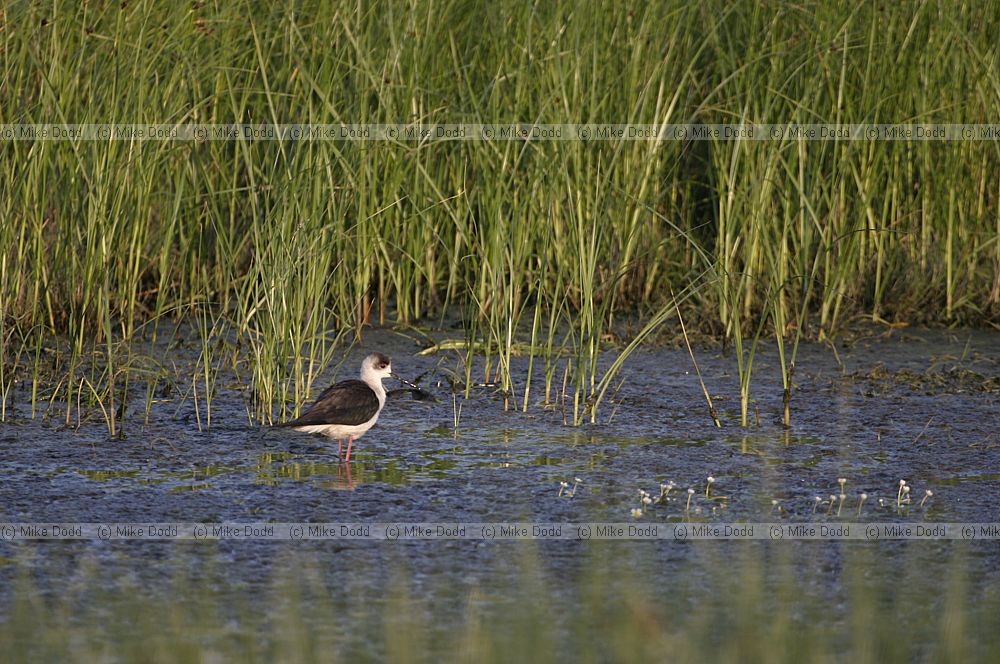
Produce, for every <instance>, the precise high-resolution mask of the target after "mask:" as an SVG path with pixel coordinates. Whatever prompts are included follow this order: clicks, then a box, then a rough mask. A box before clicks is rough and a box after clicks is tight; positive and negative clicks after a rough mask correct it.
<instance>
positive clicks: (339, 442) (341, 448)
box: [337, 438, 344, 461]
mask: <svg viewBox="0 0 1000 664" xmlns="http://www.w3.org/2000/svg"><path fill="white" fill-rule="evenodd" d="M343 458H344V441H342V440H340V439H339V438H338V439H337V460H338V461H339V460H340V459H343Z"/></svg>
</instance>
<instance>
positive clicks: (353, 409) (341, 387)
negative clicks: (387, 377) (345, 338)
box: [279, 380, 379, 427]
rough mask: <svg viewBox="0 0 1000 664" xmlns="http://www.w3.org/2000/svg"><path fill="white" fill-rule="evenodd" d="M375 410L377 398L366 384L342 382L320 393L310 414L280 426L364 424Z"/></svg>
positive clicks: (377, 406) (310, 408)
mask: <svg viewBox="0 0 1000 664" xmlns="http://www.w3.org/2000/svg"><path fill="white" fill-rule="evenodd" d="M378 408H379V404H378V397H377V396H375V391H374V390H373V389H372V388H370V387H368V384H367V383H365V382H364V381H361V380H345V381H341V382H339V383H337V384H335V385H331V386H330V387H328V388H326V389H325V390H323V393H322V394H320V395H319V398H318V399H316V403H314V404H313V405H312V406H310V407H309V410H307V411H306V412H304V413H302V414H301V415H300V416H299V417H297V418H295V419H294V420H292V421H290V422H284V423H282V424H280V425H279V426H285V427H301V426H309V425H312V424H347V425H355V424H364V423H365V422H367V421H368V420H370V419H371V418H373V417H374V416H375V413H377V412H378Z"/></svg>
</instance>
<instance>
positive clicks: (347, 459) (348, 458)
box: [344, 436, 354, 463]
mask: <svg viewBox="0 0 1000 664" xmlns="http://www.w3.org/2000/svg"><path fill="white" fill-rule="evenodd" d="M352 444H354V436H348V437H347V458H345V459H344V463H350V462H351V445H352Z"/></svg>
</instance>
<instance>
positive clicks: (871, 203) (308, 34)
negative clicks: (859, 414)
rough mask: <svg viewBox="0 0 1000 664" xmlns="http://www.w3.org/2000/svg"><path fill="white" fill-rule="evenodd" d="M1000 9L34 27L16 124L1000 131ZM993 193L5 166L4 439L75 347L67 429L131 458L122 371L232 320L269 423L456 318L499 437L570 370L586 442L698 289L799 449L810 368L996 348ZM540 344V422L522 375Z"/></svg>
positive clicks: (169, 163) (369, 151)
mask: <svg viewBox="0 0 1000 664" xmlns="http://www.w3.org/2000/svg"><path fill="white" fill-rule="evenodd" d="M997 8H998V7H997V5H996V3H995V2H988V1H987V2H982V3H973V4H972V5H968V4H966V5H961V4H960V5H956V4H953V3H946V2H940V3H922V4H916V5H909V4H906V5H892V6H887V7H876V6H869V5H862V6H856V5H852V4H842V5H839V6H837V5H836V4H835V5H829V4H826V3H807V4H806V5H801V4H795V3H784V2H778V3H769V4H767V5H766V6H758V5H754V4H749V3H748V4H737V5H730V4H729V3H723V2H710V3H707V4H706V3H698V4H691V3H682V2H666V3H647V4H645V5H641V6H632V7H629V6H621V5H619V4H615V3H609V2H603V1H600V0H595V1H594V2H587V3H583V4H574V3H568V4H567V3H560V4H540V5H536V6H534V7H532V9H531V11H526V9H525V7H524V6H523V5H522V4H520V3H499V4H497V3H492V4H490V5H489V6H485V5H481V4H478V3H472V2H466V1H465V0H445V1H444V2H440V3H428V4H422V5H416V6H413V7H409V8H407V9H405V10H404V9H402V8H396V7H394V6H393V5H392V4H391V3H386V4H385V5H375V6H371V7H362V6H359V5H357V4H356V3H341V2H335V1H333V0H329V1H328V0H310V1H307V2H305V3H299V4H297V5H295V6H288V7H286V6H274V5H268V4H260V5H257V4H255V3H251V5H249V6H239V7H236V6H230V5H226V4H211V3H195V4H194V5H192V6H191V7H190V8H187V9H185V10H184V11H180V12H165V11H163V10H162V8H160V7H158V6H157V5H155V3H152V2H150V1H149V0H138V1H136V2H129V3H109V4H99V5H94V4H93V3H84V4H80V3H70V2H54V3H41V4H39V3H30V2H17V3H11V4H10V6H7V7H5V8H4V10H3V13H2V15H0V27H2V29H0V91H2V93H0V122H4V123H35V122H37V123H45V122H68V123H89V122H93V123H98V122H101V123H106V122H127V123H140V124H141V123H155V124H164V123H171V122H178V123H188V122H200V123H229V122H246V123H257V122H268V123H282V122H301V123H306V122H311V123H340V122H352V123H365V122H393V123H395V122H411V121H412V122H422V123H435V122H440V123H447V122H478V121H482V122H494V121H496V122H513V121H521V122H542V123H545V122H552V123H561V122H614V123H618V124H627V123H665V122H675V123H682V122H702V123H715V122H730V123H732V122H741V121H742V122H754V123H771V124H784V123H820V122H829V123H889V122H911V123H920V122H927V123H931V122H990V121H993V120H995V119H996V118H997V117H998V115H1000V114H998V109H1000V101H998V93H997V91H998V90H1000V72H998V57H1000V52H998V46H997V44H996V40H995V38H994V37H995V35H996V34H997V31H998V25H997V20H998V18H997V17H998V16H1000V12H998V11H996V10H997ZM484 31H485V32H487V33H489V34H491V35H492V36H493V37H492V38H490V39H483V38H482V37H483V34H484ZM223 63H224V64H223ZM998 170H1000V153H998V151H997V149H996V146H995V144H994V143H990V142H986V141H984V142H973V141H967V142H905V141H900V142H877V143H875V142H872V143H869V142H861V141H805V140H802V139H792V138H789V139H786V140H780V141H779V140H775V141H760V142H738V141H728V142H726V141H703V142H690V143H683V142H680V141H625V140H621V141H591V142H584V141H563V142H532V141H496V142H488V141H453V142H440V141H439V142H435V141H427V142H422V143H399V144H394V143H388V142H334V141H329V142H251V141H246V140H235V141H231V142H214V141H210V142H207V143H194V142H191V143H172V142H138V141H136V142H128V141H110V142H100V141H93V142H71V141H58V142H46V141H38V142H28V141H10V142H4V143H2V144H0V214H2V219H3V223H2V224H0V416H2V417H6V408H7V405H8V402H9V399H10V394H11V386H12V385H13V383H14V381H15V380H16V378H15V377H16V376H28V377H32V376H34V377H38V373H37V372H35V373H32V371H33V370H32V368H31V366H32V363H31V362H30V361H28V357H29V356H30V355H31V354H32V353H33V352H35V349H37V347H38V345H39V344H41V343H43V340H46V339H50V338H51V337H52V335H54V334H60V335H64V336H65V338H67V339H69V340H71V343H72V351H71V357H70V361H69V362H68V364H67V366H66V370H65V375H64V376H63V377H61V378H62V380H60V381H58V382H60V383H61V386H60V395H61V401H62V402H63V403H64V404H66V407H65V419H66V421H67V422H70V421H72V419H73V412H72V410H73V405H72V404H74V403H76V402H77V401H81V400H93V399H95V398H96V399H98V400H99V401H100V403H101V404H103V405H104V407H105V411H106V413H107V417H106V421H107V423H108V427H109V430H110V431H112V432H117V427H118V426H119V424H120V423H119V422H118V421H117V420H116V417H115V413H116V412H117V411H118V410H119V409H118V408H117V407H116V404H115V399H117V398H119V395H120V386H121V384H123V382H126V383H127V382H128V381H129V375H130V373H129V372H130V365H129V357H130V355H129V353H128V352H122V349H121V346H120V344H128V343H129V342H130V341H131V340H132V339H133V338H134V337H135V334H136V330H137V329H138V326H139V325H141V324H142V323H143V322H147V321H151V320H152V321H159V320H160V319H167V318H171V317H175V316H178V315H182V316H183V315H191V313H192V312H200V311H202V308H203V307H206V306H208V307H211V308H212V312H211V313H210V314H199V315H202V316H209V317H210V320H211V321H213V324H212V325H209V326H208V327H206V328H203V329H204V330H205V331H207V332H208V333H211V334H210V335H208V336H206V337H205V338H204V343H205V344H206V347H208V346H209V345H211V344H213V343H215V340H214V339H210V338H208V337H209V336H221V337H225V338H226V339H227V340H228V341H229V342H230V343H232V344H233V347H234V348H238V354H239V355H240V357H238V358H237V359H236V360H235V361H234V364H238V365H240V366H241V367H242V369H243V377H244V379H245V381H246V393H247V395H248V416H249V417H250V418H251V419H253V420H254V421H259V422H268V421H271V420H273V419H275V418H280V417H282V416H283V415H285V414H287V412H288V410H287V409H288V407H289V405H290V404H293V403H296V404H297V403H302V402H303V401H304V400H305V399H306V397H307V395H308V394H309V393H310V390H311V388H312V383H313V381H314V380H315V378H316V377H317V376H318V375H319V374H320V373H322V371H323V370H324V369H325V368H326V366H327V365H328V363H329V362H330V359H331V357H332V353H333V351H334V350H335V348H336V340H337V339H339V338H341V337H340V334H342V333H343V332H348V331H349V332H351V333H353V335H354V336H355V338H357V337H363V335H364V330H365V326H366V325H369V324H375V323H378V324H382V323H387V324H392V323H413V322H417V321H421V320H425V321H428V320H430V321H432V320H438V319H439V317H440V316H442V315H443V312H445V311H446V310H449V309H451V308H455V309H456V310H459V311H462V312H463V314H464V315H463V318H464V321H463V322H464V327H465V337H466V340H467V342H468V345H467V348H468V349H469V351H468V352H469V353H472V352H473V350H472V349H473V348H478V349H480V350H484V351H485V353H486V354H487V356H488V359H487V367H488V373H489V374H490V375H489V376H487V377H486V378H487V380H489V381H494V380H495V382H496V383H497V384H498V387H499V390H500V391H501V393H502V395H503V398H502V401H503V405H504V407H505V408H511V409H512V408H520V409H522V410H523V409H527V408H530V407H531V405H532V403H533V402H537V401H544V402H547V403H552V402H553V401H554V399H555V394H554V392H556V391H558V383H559V380H560V378H561V377H562V375H561V374H563V372H564V371H565V370H566V368H567V367H569V368H570V369H569V372H568V373H567V374H565V376H566V379H567V380H566V383H567V391H568V394H567V395H566V396H567V397H568V398H567V404H568V406H567V409H568V414H567V421H569V422H571V423H575V424H580V423H583V422H586V421H591V422H592V421H595V420H596V419H597V417H598V406H599V404H600V402H601V401H602V399H603V396H604V395H605V394H606V391H607V389H608V387H609V385H610V384H612V383H613V379H614V371H612V372H611V373H606V372H605V371H603V370H602V368H601V367H599V366H598V364H599V363H598V358H599V357H600V356H601V351H602V350H604V349H606V348H607V347H609V343H608V342H609V340H610V339H613V338H614V332H615V329H616V325H620V324H621V323H622V322H623V321H626V320H629V321H631V320H633V319H635V318H639V319H641V320H642V321H643V322H647V321H650V320H657V321H658V322H660V323H667V322H668V321H670V319H671V318H672V315H663V312H668V313H669V312H670V311H671V309H672V308H673V307H674V306H675V305H674V303H673V302H672V297H671V296H670V293H671V291H673V292H675V293H684V297H683V298H682V301H681V305H682V307H683V308H684V309H685V311H686V312H687V313H688V314H689V316H688V323H689V327H691V328H692V330H691V331H692V332H695V331H700V332H703V333H706V334H709V335H712V336H719V337H722V338H723V339H725V340H726V341H727V342H728V343H732V344H733V345H734V346H735V351H736V361H737V364H738V374H739V380H740V386H741V420H742V423H743V424H745V425H746V424H750V423H752V418H751V417H750V402H751V385H752V384H753V383H752V376H753V359H754V356H755V353H756V351H757V350H758V347H759V344H760V343H761V342H763V341H764V340H765V339H767V338H769V336H768V331H769V330H770V331H773V334H774V340H775V342H776V344H777V347H778V350H779V353H780V355H781V359H780V362H781V368H782V386H781V388H780V389H781V390H782V391H783V393H784V404H785V412H784V414H783V417H784V420H785V421H786V423H790V422H791V420H792V419H793V418H792V414H791V411H792V404H793V399H792V385H793V382H792V376H793V373H794V369H795V358H796V348H797V344H798V341H799V340H800V339H801V338H803V337H805V338H820V339H823V338H828V337H830V336H833V335H836V334H837V332H838V330H840V329H841V328H842V327H843V326H844V325H845V324H848V323H849V322H850V321H852V320H854V319H855V318H856V317H858V316H862V317H865V318H868V319H870V320H873V321H876V322H888V323H891V324H901V323H928V322H929V323H943V324H952V323H982V322H990V321H993V322H994V323H995V320H996V317H997V315H998V311H1000V309H998V308H1000V287H998V283H1000V282H998V279H1000V277H998V276H997V275H998V274H1000V273H998V265H1000V214H998V204H997V200H998V196H1000V190H998V189H997V185H996V182H995V181H994V180H995V178H991V176H990V174H992V173H996V172H998ZM205 320H208V319H202V322H203V323H204V322H205ZM215 321H226V322H227V324H226V325H223V326H219V325H216V324H215V323H214V322H215ZM670 324H672V323H670ZM158 329H159V325H157V326H156V327H155V328H154V330H158ZM525 338H530V341H531V343H530V348H531V356H532V360H533V361H534V360H535V358H536V354H537V355H538V358H537V359H538V360H539V361H540V362H542V363H543V365H544V366H545V368H546V370H545V376H546V383H545V386H544V397H543V396H542V394H541V392H542V390H540V389H538V388H537V387H532V386H530V385H529V384H528V382H527V380H525V379H524V378H523V377H521V376H517V375H514V374H512V372H511V369H510V367H511V363H510V357H511V355H512V353H513V352H514V349H515V346H516V344H518V343H522V342H523V341H524V340H525ZM622 348H623V347H622V346H617V349H618V350H621V349H622ZM97 351H99V352H101V354H102V355H103V357H104V359H105V361H106V366H102V367H101V369H100V372H99V373H98V374H93V373H87V374H86V375H81V373H80V372H81V371H88V370H87V369H85V368H84V365H89V362H87V361H86V359H85V358H86V357H87V356H88V355H90V354H92V353H94V352H97ZM477 352H478V351H477ZM626 352H627V349H626ZM202 359H203V363H202V370H201V372H200V374H199V376H198V378H197V380H194V382H191V386H192V390H194V388H195V387H197V388H198V389H199V397H198V398H199V400H201V403H202V404H203V406H205V407H207V408H208V409H209V410H208V412H207V413H205V415H206V420H205V422H206V423H207V421H208V418H209V416H210V409H211V404H210V401H211V395H212V386H211V382H212V375H213V372H214V371H215V369H213V367H212V364H211V363H212V362H213V361H214V359H213V356H212V355H211V353H210V352H206V353H205V354H204V355H203V358H202ZM121 362H124V363H121ZM617 366H620V363H618V364H617V365H616V367H617ZM190 378H192V380H193V377H190ZM467 382H469V381H467ZM533 393H534V394H535V397H533V396H532V394H533ZM561 397H562V395H560V398H561ZM35 399H36V397H33V404H32V405H33V409H34V407H35V405H36V404H35V403H34V400H35ZM206 399H207V400H206Z"/></svg>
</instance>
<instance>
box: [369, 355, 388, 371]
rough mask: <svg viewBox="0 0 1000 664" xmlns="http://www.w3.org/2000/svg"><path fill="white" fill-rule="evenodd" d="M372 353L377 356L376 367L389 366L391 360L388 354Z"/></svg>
mask: <svg viewBox="0 0 1000 664" xmlns="http://www.w3.org/2000/svg"><path fill="white" fill-rule="evenodd" d="M372 355H374V356H375V368H376V369H385V368H386V367H387V366H389V364H390V362H389V356H388V355H385V354H383V353H372Z"/></svg>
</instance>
